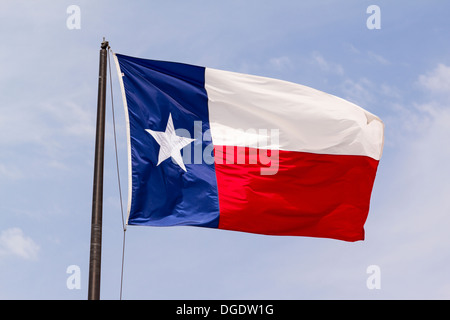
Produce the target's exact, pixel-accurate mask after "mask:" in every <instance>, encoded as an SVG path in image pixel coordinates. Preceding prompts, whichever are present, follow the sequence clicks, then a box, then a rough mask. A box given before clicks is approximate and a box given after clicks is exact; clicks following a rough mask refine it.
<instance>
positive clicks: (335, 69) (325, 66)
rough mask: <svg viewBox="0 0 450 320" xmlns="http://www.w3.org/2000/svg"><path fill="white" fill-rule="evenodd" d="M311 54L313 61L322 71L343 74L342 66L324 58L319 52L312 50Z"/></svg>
mask: <svg viewBox="0 0 450 320" xmlns="http://www.w3.org/2000/svg"><path fill="white" fill-rule="evenodd" d="M311 56H312V61H313V63H314V64H316V65H318V66H319V67H320V69H322V71H325V72H329V73H334V74H337V75H343V74H344V68H343V67H342V66H341V65H340V64H337V63H334V62H331V61H328V60H326V59H325V58H324V57H323V56H322V55H321V54H320V53H319V52H317V51H314V52H313V53H312V54H311Z"/></svg>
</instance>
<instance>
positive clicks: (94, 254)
mask: <svg viewBox="0 0 450 320" xmlns="http://www.w3.org/2000/svg"><path fill="white" fill-rule="evenodd" d="M108 46H109V44H108V41H105V38H103V42H102V44H101V50H100V68H99V77H98V98H97V129H96V136H95V162H94V185H93V195H92V223H91V250H90V258H89V290H88V299H89V300H99V299H100V276H101V258H102V257H101V255H102V204H103V158H104V144H105V101H106V67H107V48H108Z"/></svg>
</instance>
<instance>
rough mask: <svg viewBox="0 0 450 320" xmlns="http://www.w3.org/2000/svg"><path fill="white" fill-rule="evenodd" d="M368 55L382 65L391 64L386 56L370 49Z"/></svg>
mask: <svg viewBox="0 0 450 320" xmlns="http://www.w3.org/2000/svg"><path fill="white" fill-rule="evenodd" d="M367 55H368V56H369V58H370V59H371V60H372V61H375V62H377V63H379V64H381V65H389V64H390V62H389V60H387V59H386V58H385V57H383V56H381V55H379V54H376V53H375V52H372V51H369V52H367Z"/></svg>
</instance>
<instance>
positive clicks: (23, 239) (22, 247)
mask: <svg viewBox="0 0 450 320" xmlns="http://www.w3.org/2000/svg"><path fill="white" fill-rule="evenodd" d="M39 250H40V248H39V246H38V245H37V244H36V243H35V242H34V241H33V239H31V238H30V237H27V236H25V235H24V233H23V231H22V229H20V228H9V229H6V230H3V231H2V233H1V234H0V257H2V256H9V255H13V256H17V257H20V258H23V259H25V260H36V259H37V256H38V252H39Z"/></svg>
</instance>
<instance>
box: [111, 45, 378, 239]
mask: <svg viewBox="0 0 450 320" xmlns="http://www.w3.org/2000/svg"><path fill="white" fill-rule="evenodd" d="M114 57H115V61H116V65H117V70H118V74H119V79H120V83H121V88H122V93H123V100H124V106H125V115H126V124H127V135H128V137H127V138H128V163H129V175H128V176H129V181H128V185H129V191H128V192H129V195H128V199H129V200H128V219H127V224H129V225H147V226H198V227H209V228H218V229H226V230H234V231H242V232H249V233H257V234H266V235H286V236H308V237H324V238H332V239H339V240H345V241H357V240H363V239H364V224H365V221H366V219H367V215H368V212H369V205H370V198H371V193H372V187H373V184H374V180H375V175H376V172H377V167H378V163H379V160H380V157H381V154H382V149H383V131H384V125H383V123H382V121H381V120H380V119H379V118H378V117H377V116H375V115H373V114H371V113H369V112H367V111H366V110H364V109H362V108H360V107H359V106H357V105H355V104H353V103H350V102H348V101H345V100H343V99H340V98H338V97H335V96H333V95H330V94H327V93H324V92H321V91H318V90H315V89H312V88H309V87H306V86H303V85H299V84H295V83H291V82H287V81H282V80H276V79H270V78H265V77H259V76H253V75H247V74H240V73H234V72H228V71H222V70H216V69H211V68H205V67H200V66H194V65H188V64H182V63H175V62H165V61H155V60H147V59H140V58H134V57H129V56H125V55H121V54H115V55H114Z"/></svg>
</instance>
